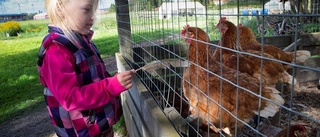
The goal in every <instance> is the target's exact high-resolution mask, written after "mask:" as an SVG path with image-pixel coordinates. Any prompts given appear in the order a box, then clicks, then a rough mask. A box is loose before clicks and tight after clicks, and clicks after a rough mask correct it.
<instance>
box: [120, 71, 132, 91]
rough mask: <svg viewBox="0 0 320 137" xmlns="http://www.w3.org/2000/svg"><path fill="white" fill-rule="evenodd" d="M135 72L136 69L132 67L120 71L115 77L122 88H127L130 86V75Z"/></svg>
mask: <svg viewBox="0 0 320 137" xmlns="http://www.w3.org/2000/svg"><path fill="white" fill-rule="evenodd" d="M135 74H136V71H135V70H134V69H132V70H129V71H124V72H120V73H118V75H117V79H118V81H119V82H120V84H121V85H122V86H123V87H124V88H126V89H129V88H131V87H132V75H135Z"/></svg>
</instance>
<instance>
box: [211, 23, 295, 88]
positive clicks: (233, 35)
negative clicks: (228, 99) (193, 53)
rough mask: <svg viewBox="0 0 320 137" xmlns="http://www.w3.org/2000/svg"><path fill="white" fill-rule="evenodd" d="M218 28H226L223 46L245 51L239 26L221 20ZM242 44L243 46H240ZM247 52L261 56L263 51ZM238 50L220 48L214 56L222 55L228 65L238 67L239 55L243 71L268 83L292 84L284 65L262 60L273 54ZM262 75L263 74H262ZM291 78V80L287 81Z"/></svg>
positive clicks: (253, 52) (253, 51)
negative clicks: (238, 42) (239, 37)
mask: <svg viewBox="0 0 320 137" xmlns="http://www.w3.org/2000/svg"><path fill="white" fill-rule="evenodd" d="M216 27H217V28H225V29H224V30H225V31H221V33H222V38H221V41H220V43H219V44H220V45H221V46H223V47H227V48H231V49H234V50H238V51H244V50H243V48H242V47H243V46H242V45H241V43H240V44H237V38H238V32H237V27H236V26H235V25H234V24H233V23H231V22H229V21H227V20H225V19H224V20H221V21H220V23H219V24H218V25H217V26H216ZM239 45H241V47H240V46H239ZM245 52H248V53H251V54H254V55H257V56H261V52H259V51H257V50H245ZM237 54H239V53H236V52H231V51H229V52H224V51H222V54H221V52H219V50H217V51H215V53H214V56H215V58H216V59H218V58H219V57H220V55H222V62H223V64H225V65H227V66H228V67H230V68H233V69H237V65H236V64H237V61H238V60H237V56H238V58H239V63H238V64H239V71H240V72H243V73H247V74H249V75H251V76H253V77H255V78H257V79H261V80H262V81H263V82H264V83H265V84H267V85H275V84H276V83H278V82H285V83H289V84H291V81H290V79H291V76H290V75H288V73H287V72H286V70H285V68H283V65H282V64H281V63H279V62H275V61H270V60H262V59H261V58H262V57H263V58H273V56H271V55H269V54H267V53H263V54H262V57H261V58H258V57H255V56H252V55H245V54H239V55H237ZM261 75H262V76H261ZM285 80H289V81H285Z"/></svg>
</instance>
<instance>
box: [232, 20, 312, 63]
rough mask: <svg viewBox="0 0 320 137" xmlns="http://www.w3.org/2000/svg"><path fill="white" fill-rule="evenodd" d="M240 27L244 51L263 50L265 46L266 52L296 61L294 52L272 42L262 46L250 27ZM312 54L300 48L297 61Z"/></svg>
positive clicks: (275, 56)
mask: <svg viewBox="0 0 320 137" xmlns="http://www.w3.org/2000/svg"><path fill="white" fill-rule="evenodd" d="M238 28H239V32H240V45H241V48H242V49H243V50H244V51H246V50H256V51H260V52H261V50H262V48H263V52H264V53H267V54H269V55H271V56H272V57H273V58H275V59H278V60H281V61H284V62H288V63H293V62H294V52H285V51H283V50H282V49H280V48H278V47H276V46H274V45H271V44H264V45H263V46H262V44H260V43H259V42H258V41H257V39H256V37H255V35H254V33H253V31H252V30H251V29H250V28H249V27H247V26H242V25H239V26H238ZM310 55H311V54H310V52H309V51H307V50H298V51H297V53H296V56H297V58H296V62H297V63H302V62H304V61H305V60H307V59H308V58H309V57H310ZM285 67H286V68H289V66H286V65H285Z"/></svg>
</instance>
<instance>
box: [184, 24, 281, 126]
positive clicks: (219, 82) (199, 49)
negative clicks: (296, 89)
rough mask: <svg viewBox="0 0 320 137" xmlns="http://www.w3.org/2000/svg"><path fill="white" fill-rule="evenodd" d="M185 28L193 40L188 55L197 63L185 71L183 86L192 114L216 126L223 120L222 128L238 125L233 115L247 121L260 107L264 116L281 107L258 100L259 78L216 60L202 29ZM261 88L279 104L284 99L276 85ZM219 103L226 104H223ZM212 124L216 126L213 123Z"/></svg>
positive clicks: (267, 96)
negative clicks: (275, 87)
mask: <svg viewBox="0 0 320 137" xmlns="http://www.w3.org/2000/svg"><path fill="white" fill-rule="evenodd" d="M184 29H185V32H186V33H184V35H185V36H187V37H189V38H190V39H188V40H191V41H190V46H189V53H188V59H189V61H190V62H193V63H194V64H197V65H194V64H193V63H191V65H190V66H189V67H188V68H186V69H185V70H184V73H183V90H184V93H185V96H186V97H187V98H188V100H189V102H190V112H191V114H192V115H195V116H199V118H200V119H201V120H202V121H205V123H206V121H209V122H211V123H213V124H214V125H215V126H217V127H219V125H220V122H221V123H222V127H220V128H221V129H223V128H230V129H231V128H235V123H236V119H235V118H234V117H233V116H232V115H234V116H236V117H237V118H239V119H241V120H243V121H245V122H248V121H249V120H250V119H251V118H252V117H253V116H254V115H255V114H256V113H257V111H258V110H259V108H260V110H261V115H262V116H265V117H269V116H273V115H274V114H275V112H277V111H278V109H279V106H277V105H274V104H272V103H269V102H267V101H266V100H263V99H262V100H261V103H259V97H258V96H257V95H259V94H260V82H259V80H258V79H256V78H254V77H252V76H250V75H248V74H245V73H241V72H239V71H237V70H234V69H231V68H229V67H227V66H225V65H223V64H221V63H220V62H218V60H215V58H214V57H213V54H212V53H210V52H211V47H210V45H207V44H206V43H205V42H209V41H210V39H209V37H208V36H207V34H206V33H205V32H204V31H203V30H201V29H200V28H196V27H185V28H184ZM221 72H222V73H221ZM220 76H221V77H222V78H221V77H220ZM223 79H226V80H227V81H226V80H223ZM237 79H239V80H237ZM230 82H231V83H230ZM236 85H239V86H240V87H242V88H244V89H247V90H250V91H251V92H253V93H254V94H252V93H250V92H248V91H246V90H244V89H242V88H238V87H237V86H236ZM261 90H262V91H261V94H262V95H261V96H263V97H265V98H268V99H271V100H274V101H275V102H277V103H279V104H283V103H284V100H283V98H282V97H281V96H279V91H277V90H276V89H274V88H270V87H266V86H265V85H262V88H261ZM259 104H260V105H259ZM219 105H221V106H222V107H223V108H220V106H219ZM265 108H268V109H265ZM226 110H227V111H228V112H230V113H231V114H232V115H230V114H229V113H228V112H227V111H226ZM220 114H221V115H220ZM209 126H210V125H209ZM241 127H242V123H241V122H238V128H241ZM210 128H211V129H213V130H215V129H214V128H213V127H212V126H210ZM215 131H216V130H215Z"/></svg>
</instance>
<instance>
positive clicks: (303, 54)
mask: <svg viewBox="0 0 320 137" xmlns="http://www.w3.org/2000/svg"><path fill="white" fill-rule="evenodd" d="M291 54H293V52H291ZM296 55H297V57H296V62H297V63H303V62H305V61H306V60H307V59H309V58H310V56H311V53H310V51H308V50H297V53H296Z"/></svg>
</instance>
